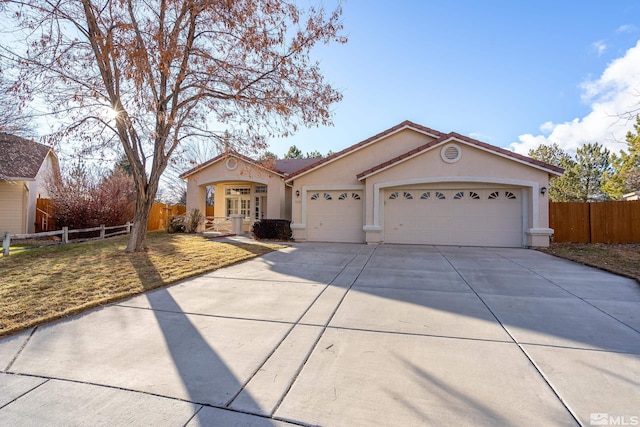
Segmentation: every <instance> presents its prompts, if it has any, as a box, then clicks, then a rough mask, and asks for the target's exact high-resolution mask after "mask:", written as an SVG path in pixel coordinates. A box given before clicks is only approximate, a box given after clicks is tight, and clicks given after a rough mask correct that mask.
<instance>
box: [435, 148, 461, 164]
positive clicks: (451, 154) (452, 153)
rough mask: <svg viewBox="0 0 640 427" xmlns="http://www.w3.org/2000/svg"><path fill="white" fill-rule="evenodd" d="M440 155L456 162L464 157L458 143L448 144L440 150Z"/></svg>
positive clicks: (443, 158) (448, 160)
mask: <svg viewBox="0 0 640 427" xmlns="http://www.w3.org/2000/svg"><path fill="white" fill-rule="evenodd" d="M440 157H442V160H444V161H445V162H447V163H455V162H457V161H458V160H460V157H462V149H461V148H460V146H459V145H458V144H447V145H445V146H444V147H442V150H440Z"/></svg>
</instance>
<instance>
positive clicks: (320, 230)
mask: <svg viewBox="0 0 640 427" xmlns="http://www.w3.org/2000/svg"><path fill="white" fill-rule="evenodd" d="M362 199H363V195H362V191H335V190H332V191H329V190H327V191H316V192H311V193H309V194H308V201H307V240H308V241H314V242H354V243H361V242H363V241H364V232H363V230H362V227H363V203H362Z"/></svg>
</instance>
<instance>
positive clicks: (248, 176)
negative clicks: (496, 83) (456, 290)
mask: <svg viewBox="0 0 640 427" xmlns="http://www.w3.org/2000/svg"><path fill="white" fill-rule="evenodd" d="M286 162H288V163H286ZM305 163H306V164H305ZM562 173H563V170H562V169H561V168H558V167H556V166H553V165H550V164H547V163H544V162H541V161H538V160H534V159H531V158H529V157H526V156H522V155H520V154H516V153H513V152H511V151H509V150H505V149H502V148H498V147H495V146H492V145H489V144H486V143H484V142H481V141H478V140H475V139H472V138H469V137H466V136H463V135H459V134H457V133H453V132H452V133H447V134H445V133H442V132H439V131H437V130H433V129H430V128H427V127H424V126H421V125H418V124H415V123H412V122H409V121H405V122H402V123H400V124H399V125H397V126H394V127H392V128H390V129H387V130H385V131H384V132H381V133H379V134H377V135H375V136H372V137H371V138H368V139H366V140H364V141H361V142H359V143H357V144H355V145H352V146H351V147H349V148H346V149H344V150H342V151H340V152H338V153H335V154H333V155H331V156H329V157H327V158H324V159H304V161H302V160H299V161H292V160H289V161H281V160H278V161H275V162H274V163H273V164H272V165H262V164H260V163H259V162H257V161H255V160H252V159H250V158H247V157H245V156H241V155H239V154H237V153H225V154H222V155H219V156H217V157H215V158H214V159H211V160H210V161H208V162H206V163H203V164H202V165H199V166H197V167H195V168H193V169H191V170H189V171H187V172H185V173H184V174H182V175H181V177H182V178H183V179H186V180H187V209H188V210H191V209H194V208H199V209H200V210H201V211H204V209H205V188H206V186H207V185H215V189H216V191H215V193H216V196H215V197H216V201H215V207H216V208H215V209H216V211H215V215H216V216H228V215H229V214H232V213H239V214H243V215H244V216H245V218H246V222H247V226H248V224H249V223H250V222H251V221H253V220H256V219H260V218H263V217H264V218H285V219H290V220H292V224H291V228H292V229H293V235H294V238H295V239H296V240H299V241H325V242H357V243H364V242H366V243H383V242H387V243H407V244H439V245H469V246H495V247H527V246H548V245H549V237H550V236H551V235H552V234H553V230H551V229H550V228H549V214H548V206H549V200H548V198H547V196H546V194H545V192H546V189H547V187H548V186H549V180H550V179H551V178H552V177H554V176H559V175H561V174H562Z"/></svg>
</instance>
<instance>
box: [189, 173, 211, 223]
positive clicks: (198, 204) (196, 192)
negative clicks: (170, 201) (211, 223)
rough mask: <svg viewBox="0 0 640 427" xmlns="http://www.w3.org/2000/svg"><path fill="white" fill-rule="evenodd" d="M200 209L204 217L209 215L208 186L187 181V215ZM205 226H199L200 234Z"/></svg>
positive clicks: (191, 180)
mask: <svg viewBox="0 0 640 427" xmlns="http://www.w3.org/2000/svg"><path fill="white" fill-rule="evenodd" d="M194 209H198V210H199V211H200V213H201V214H202V216H204V215H206V213H207V187H206V185H198V181H197V180H195V179H189V180H188V181H187V213H188V212H190V211H192V210H194ZM203 228H204V224H200V225H199V226H198V232H199V233H200V232H202V230H203Z"/></svg>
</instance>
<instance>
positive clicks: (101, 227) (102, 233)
mask: <svg viewBox="0 0 640 427" xmlns="http://www.w3.org/2000/svg"><path fill="white" fill-rule="evenodd" d="M100 238H101V239H104V224H102V225H100Z"/></svg>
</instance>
